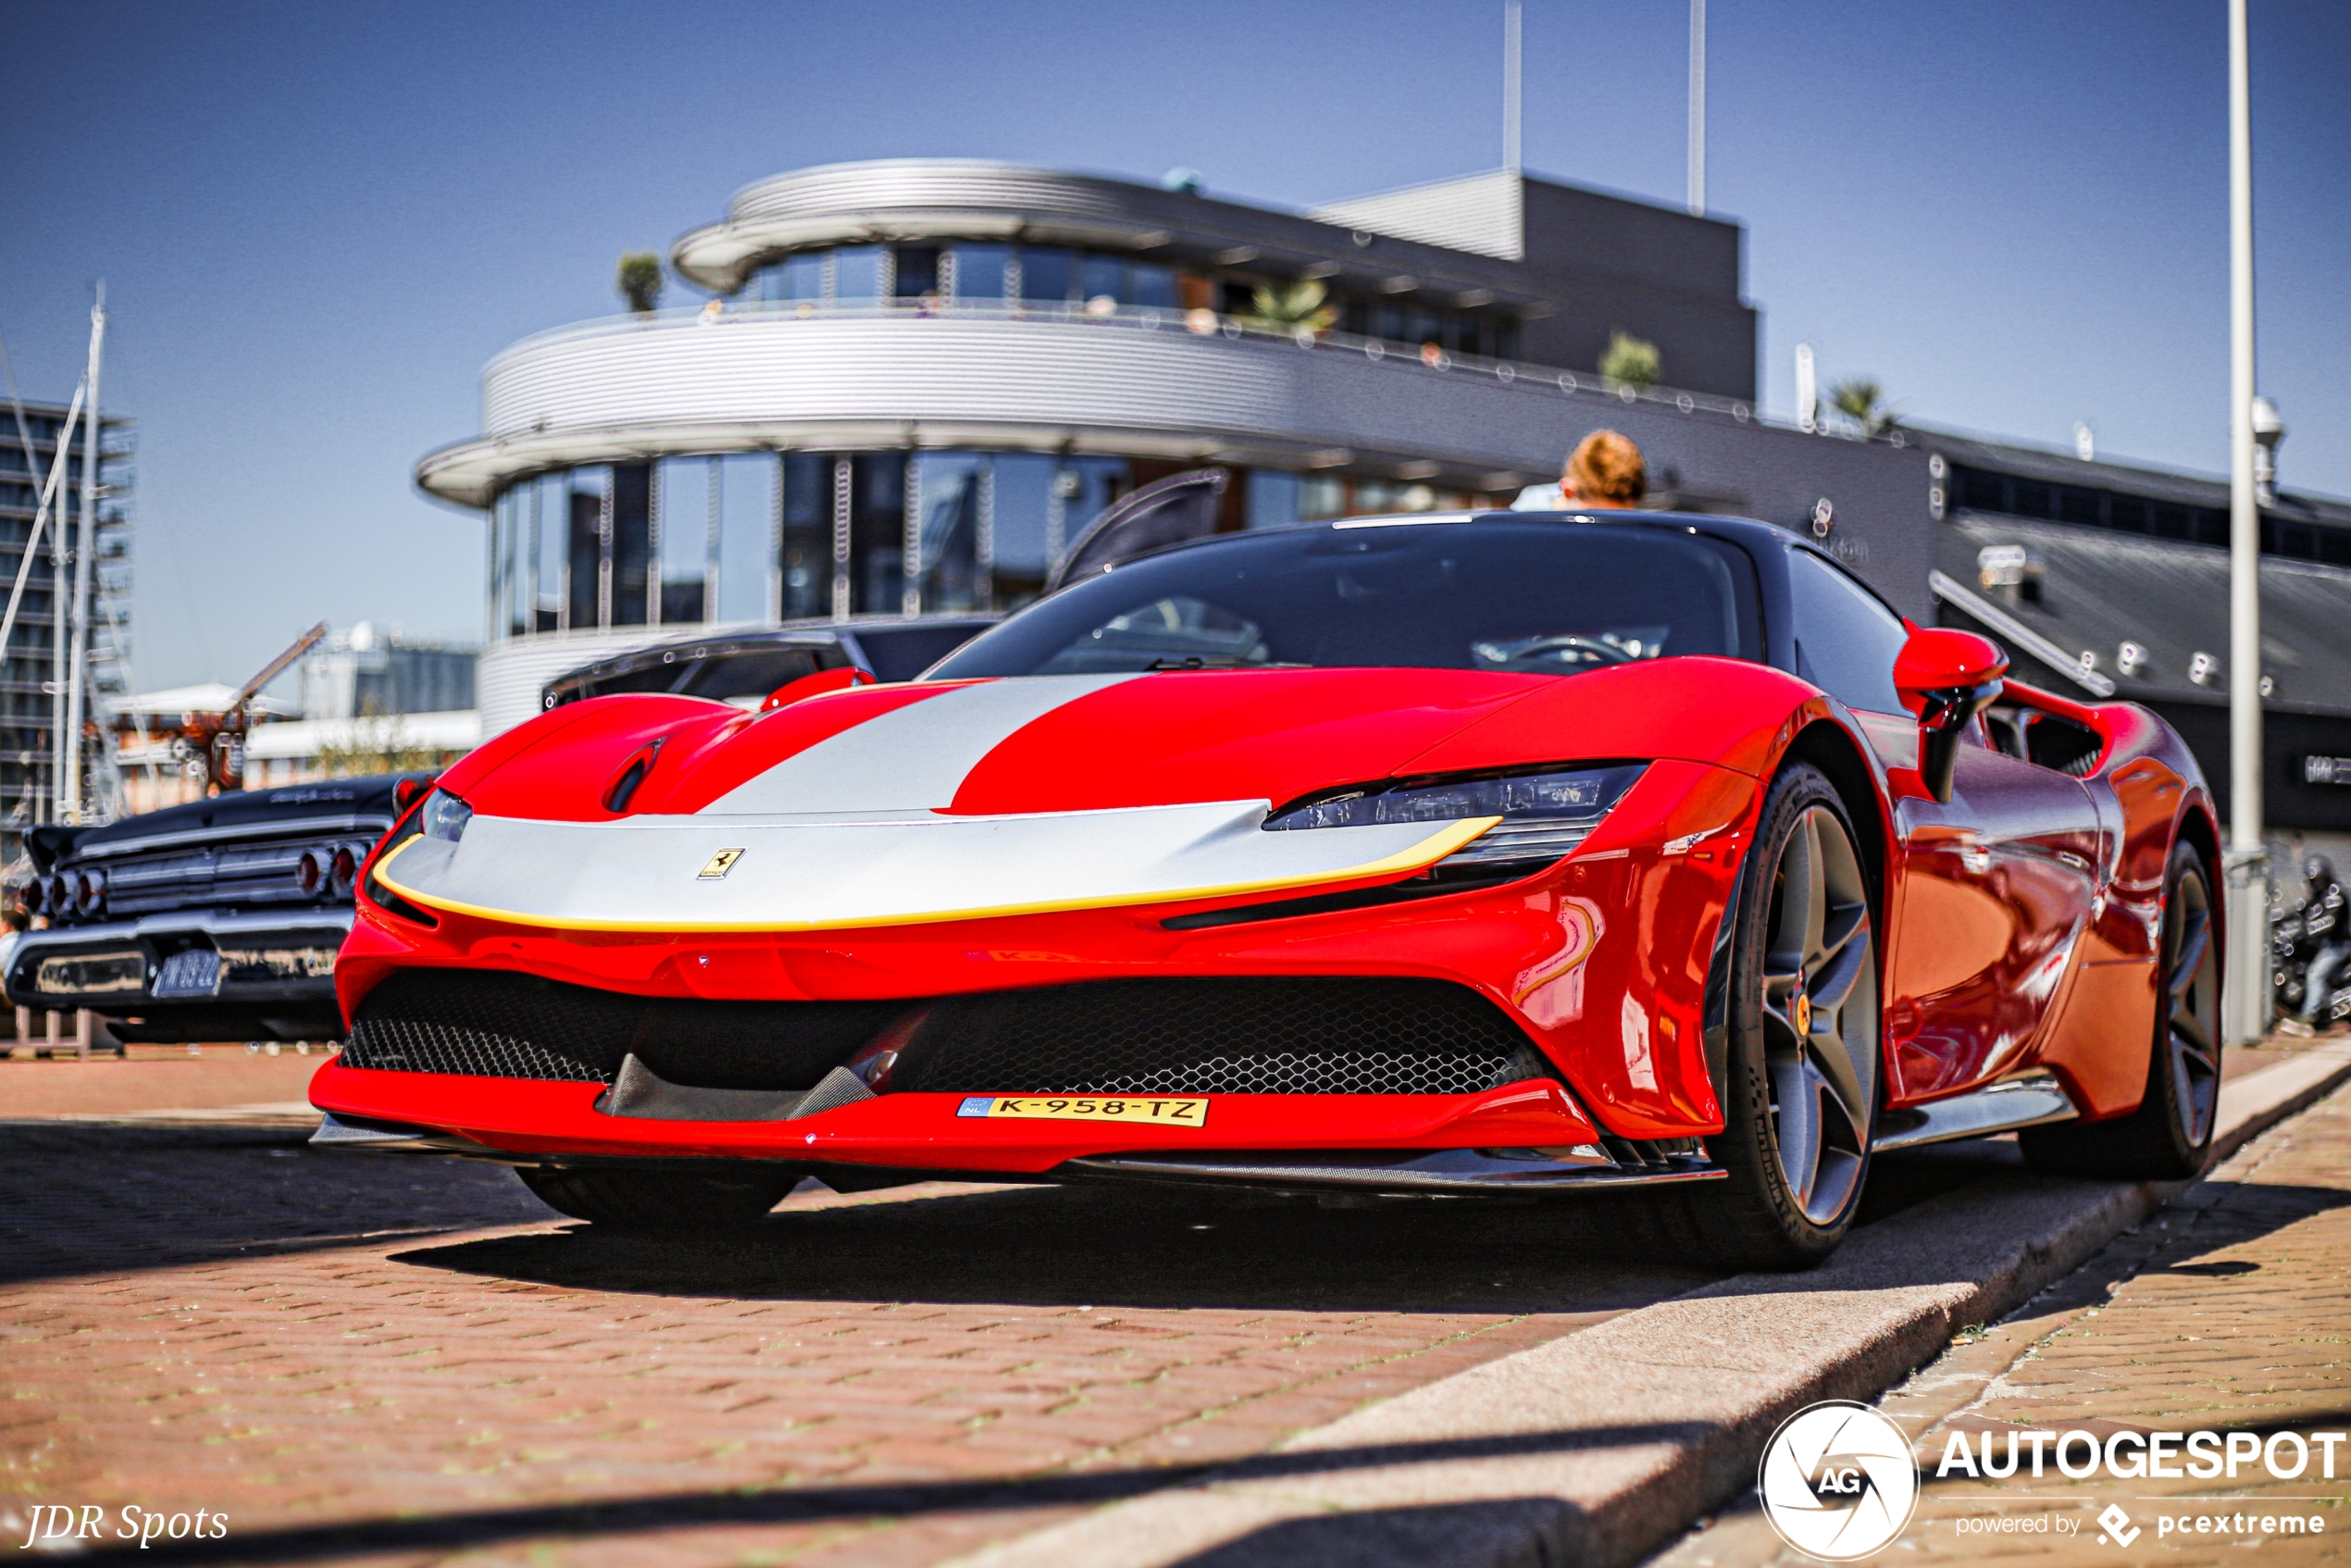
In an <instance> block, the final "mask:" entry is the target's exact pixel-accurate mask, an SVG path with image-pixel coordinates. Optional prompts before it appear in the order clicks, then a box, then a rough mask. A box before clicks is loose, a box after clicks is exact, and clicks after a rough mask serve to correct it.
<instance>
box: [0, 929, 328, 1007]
mask: <svg viewBox="0 0 2351 1568" xmlns="http://www.w3.org/2000/svg"><path fill="white" fill-rule="evenodd" d="M352 916H353V912H352V910H351V909H349V908H348V907H345V908H339V909H338V908H331V907H328V908H308V909H304V910H301V911H298V912H287V913H270V914H266V915H236V914H230V913H227V912H225V911H218V910H207V909H193V910H178V911H173V912H171V913H168V914H163V915H143V916H142V917H140V918H138V919H136V920H115V921H107V922H106V923H104V924H100V925H94V926H65V927H55V928H52V929H49V930H43V931H27V932H25V933H24V934H23V935H22V936H21V937H20V938H19V940H18V942H17V944H16V947H15V950H14V951H13V952H10V953H9V955H8V959H7V969H6V991H7V999H8V1001H9V1002H11V1003H13V1004H14V1005H16V1006H19V1007H38V1008H47V1009H56V1010H64V1009H68V1008H88V1009H90V1010H91V1011H93V1012H94V1013H98V1014H102V1015H104V1016H105V1017H106V1018H107V1019H108V1020H109V1021H110V1023H111V1025H112V1027H113V1028H114V1030H115V1032H116V1033H117V1034H118V1035H120V1036H122V1037H123V1038H125V1039H141V1040H185V1039H341V1038H342V1032H343V1027H342V1009H341V1007H340V1006H339V1005H338V1003H337V1002H336V1000H335V962H336V954H337V952H338V951H339V950H340V949H341V948H342V942H343V939H344V938H345V937H346V936H348V935H349V934H350V931H351V924H352Z"/></svg>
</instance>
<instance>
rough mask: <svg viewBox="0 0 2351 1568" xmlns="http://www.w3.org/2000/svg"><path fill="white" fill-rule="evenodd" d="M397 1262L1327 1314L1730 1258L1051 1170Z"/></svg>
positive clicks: (1509, 1302) (949, 1298) (1491, 1308)
mask: <svg viewBox="0 0 2351 1568" xmlns="http://www.w3.org/2000/svg"><path fill="white" fill-rule="evenodd" d="M393 1261H394V1262H396V1263H409V1264H414V1265H417V1266H419V1267H428V1268H440V1269H449V1270H454V1271H456V1272H459V1273H464V1274H476V1275H485V1276H495V1277H498V1278H502V1279H527V1280H531V1281H535V1282H537V1283H541V1284H547V1285H559V1286H564V1287H566V1288H586V1289H596V1290H608V1291H622V1292H629V1293H643V1294H653V1295H675V1296H720V1297H726V1298H728V1299H738V1300H760V1299H790V1300H841V1301H875V1300H887V1301H927V1302H953V1303H966V1304H968V1303H986V1304H999V1303H1001V1304H1004V1305H1020V1304H1026V1305H1053V1306H1081V1305H1100V1306H1104V1307H1113V1306H1115V1307H1138V1308H1139V1307H1232V1308H1248V1309H1252V1310H1255V1309H1284V1308H1296V1309H1300V1310H1312V1311H1319V1312H1335V1311H1364V1312H1376V1311H1387V1312H1479V1313H1529V1312H1579V1311H1586V1312H1588V1311H1621V1310H1624V1309H1627V1308H1631V1307H1636V1306H1641V1305H1646V1304H1647V1303H1648V1302H1651V1301H1655V1300H1661V1299H1662V1298H1664V1297H1667V1296H1673V1295H1678V1294H1679V1293H1681V1292H1682V1291H1685V1290H1687V1289H1690V1288H1693V1287H1696V1286H1698V1285H1702V1284H1704V1283H1706V1282H1707V1281H1709V1280H1710V1279H1714V1278H1717V1277H1719V1276H1721V1274H1722V1272H1723V1271H1721V1270H1720V1269H1705V1268H1701V1267H1696V1266H1689V1265H1685V1264H1681V1263H1675V1262H1673V1261H1671V1260H1661V1259H1660V1258H1659V1257H1658V1256H1657V1255H1656V1254H1655V1252H1654V1251H1647V1252H1645V1251H1644V1250H1643V1249H1642V1248H1641V1247H1640V1246H1639V1244H1638V1243H1637V1241H1636V1239H1635V1238H1633V1237H1631V1236H1630V1235H1627V1234H1623V1233H1621V1232H1620V1233H1618V1234H1614V1235H1611V1233H1610V1229H1609V1226H1607V1224H1606V1216H1605V1215H1603V1214H1601V1213H1598V1212H1597V1211H1595V1210H1594V1209H1593V1208H1592V1207H1591V1206H1589V1205H1583V1204H1578V1205H1573V1206H1571V1205H1546V1206H1537V1205H1535V1204H1531V1203H1528V1204H1511V1205H1507V1206H1505V1205H1502V1204H1498V1203H1485V1202H1448V1201H1427V1200H1401V1201H1370V1202H1361V1203H1358V1204H1353V1205H1350V1206H1348V1207H1343V1208H1325V1207H1319V1206H1317V1205H1316V1204H1315V1203H1313V1202H1312V1201H1302V1200H1287V1201H1286V1200H1279V1199H1273V1198H1263V1197H1253V1196H1252V1197H1243V1196H1238V1195H1225V1194H1221V1193H1215V1192H1204V1191H1194V1190H1188V1189H1161V1190H1144V1189H1127V1188H1109V1187H1083V1186H1072V1187H1059V1188H1055V1187H1038V1188H1025V1189H1017V1190H1004V1189H995V1190H989V1191H980V1192H974V1193H971V1194H969V1195H957V1194H945V1195H940V1196H934V1197H920V1198H906V1199H902V1200H900V1201H889V1202H865V1203H857V1204H851V1205H842V1206H837V1207H827V1208H793V1207H790V1206H787V1207H785V1208H783V1209H781V1210H779V1211H777V1213H772V1214H770V1215H768V1216H767V1218H766V1219H765V1221H764V1222H763V1223H762V1224H760V1225H759V1226H755V1227H753V1228H751V1229H749V1230H743V1231H734V1232H724V1233H715V1234H710V1235H704V1236H700V1237H695V1236H684V1237H662V1238H653V1237H641V1236H628V1235H611V1234H607V1233H604V1232H602V1231H600V1230H598V1229H597V1228H596V1227H593V1226H571V1227H567V1228H566V1229H564V1230H560V1231H554V1232H548V1231H538V1232H532V1233H530V1234H527V1235H517V1236H504V1237H491V1238H481V1239H478V1240H466V1241H459V1242H454V1243H453V1244H450V1245H447V1246H440V1247H422V1248H417V1249H415V1250H411V1251H403V1252H401V1253H398V1254H396V1255H395V1257H394V1259H393Z"/></svg>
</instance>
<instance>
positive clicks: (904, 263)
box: [890, 245, 939, 300]
mask: <svg viewBox="0 0 2351 1568" xmlns="http://www.w3.org/2000/svg"><path fill="white" fill-rule="evenodd" d="M890 261H891V267H890V271H891V273H892V275H893V276H892V279H891V282H890V293H891V296H892V297H893V298H897V299H902V300H923V299H934V300H935V299H937V298H938V296H939V247H938V246H936V245H901V246H899V247H898V248H897V249H896V250H895V251H892V252H891V253H890Z"/></svg>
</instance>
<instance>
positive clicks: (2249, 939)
mask: <svg viewBox="0 0 2351 1568" xmlns="http://www.w3.org/2000/svg"><path fill="white" fill-rule="evenodd" d="M2249 53H2250V52H2249V49H2248V46H2247V37H2246V28H2245V0H2229V436H2230V440H2229V852H2228V882H2229V888H2228V941H2229V954H2228V956H2229V963H2228V964H2227V967H2226V971H2225V973H2226V975H2227V984H2226V987H2225V993H2224V995H2223V997H2222V1000H2221V1013H2222V1022H2223V1025H2224V1028H2225V1032H2226V1033H2227V1036H2228V1043H2229V1044H2231V1045H2249V1044H2251V1043H2253V1042H2254V1041H2256V1040H2258V1039H2260V1038H2261V1037H2262V1035H2264V1034H2265V1033H2267V1032H2268V1030H2269V1027H2270V992H2271V987H2270V875H2269V854H2268V852H2266V851H2265V850H2264V849H2263V848H2262V843H2261V509H2260V498H2259V496H2258V493H2257V492H2256V489H2255V482H2254V430H2253V390H2254V376H2253V114H2252V78H2251V67H2250V59H2249Z"/></svg>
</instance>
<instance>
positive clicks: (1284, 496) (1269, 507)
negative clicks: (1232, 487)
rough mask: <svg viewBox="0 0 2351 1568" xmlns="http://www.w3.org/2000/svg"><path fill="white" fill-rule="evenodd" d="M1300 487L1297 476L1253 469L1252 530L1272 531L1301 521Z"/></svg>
mask: <svg viewBox="0 0 2351 1568" xmlns="http://www.w3.org/2000/svg"><path fill="white" fill-rule="evenodd" d="M1300 483H1301V481H1300V479H1299V477H1298V476H1297V475H1296V474H1286V473H1283V472H1282V471H1281V470H1280V469H1278V468H1252V469H1250V475H1249V526H1250V528H1253V529H1271V528H1279V527H1281V526H1282V525H1283V524H1284V523H1294V522H1296V521H1298V519H1299V516H1300V512H1299V504H1300V503H1299V490H1300Z"/></svg>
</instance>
